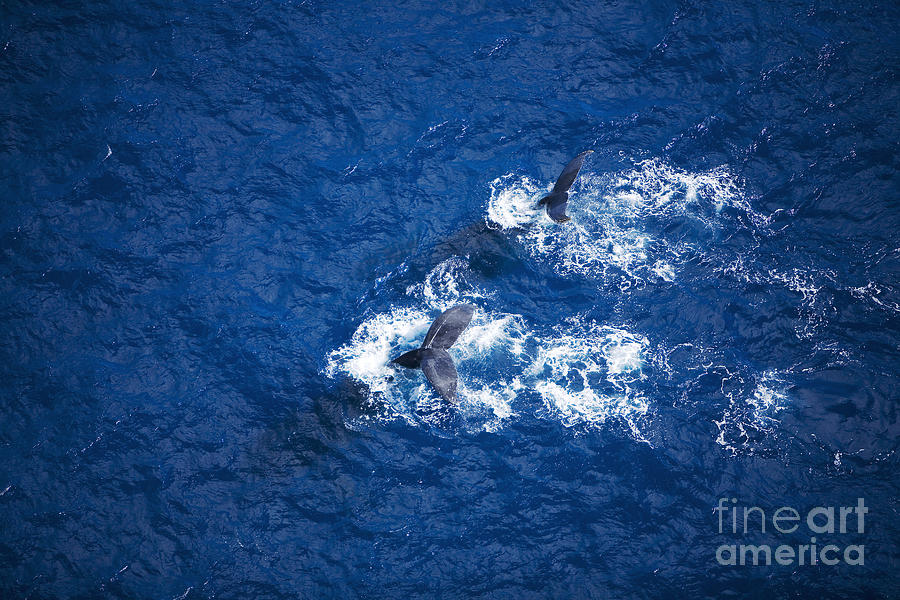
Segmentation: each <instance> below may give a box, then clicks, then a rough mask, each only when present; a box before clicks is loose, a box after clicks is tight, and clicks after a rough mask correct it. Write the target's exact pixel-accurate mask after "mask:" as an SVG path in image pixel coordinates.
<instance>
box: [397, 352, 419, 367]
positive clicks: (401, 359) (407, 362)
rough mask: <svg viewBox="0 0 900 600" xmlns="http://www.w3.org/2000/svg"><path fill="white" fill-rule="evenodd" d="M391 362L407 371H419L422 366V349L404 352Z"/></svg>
mask: <svg viewBox="0 0 900 600" xmlns="http://www.w3.org/2000/svg"><path fill="white" fill-rule="evenodd" d="M391 362H392V363H394V364H397V365H400V366H401V367H406V368H407V369H418V368H419V366H420V365H421V364H422V349H421V348H416V349H415V350H410V351H409V352H404V353H403V354H401V355H400V356H398V357H397V358H395V359H394V360H392V361H391Z"/></svg>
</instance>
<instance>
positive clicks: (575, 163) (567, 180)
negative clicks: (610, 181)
mask: <svg viewBox="0 0 900 600" xmlns="http://www.w3.org/2000/svg"><path fill="white" fill-rule="evenodd" d="M591 152H593V150H585V151H584V152H582V153H581V154H579V155H578V156H576V157H575V158H573V159H572V160H571V162H569V164H567V165H566V168H565V169H563V172H562V175H560V176H559V179H557V180H556V185H554V186H553V191H552V192H550V194H548V195H547V196H544V197H543V198H541V201H540V202H538V206H543V205H544V204H546V205H547V214H548V215H549V216H550V218H551V219H553V220H554V221H556V222H557V223H565V222H566V221H568V220H569V217H568V215H566V203H568V201H569V188H570V187H572V183H573V182H574V181H575V178H576V177H578V171H580V170H581V165H582V163H584V157H585V156H587V155H588V154H590V153H591Z"/></svg>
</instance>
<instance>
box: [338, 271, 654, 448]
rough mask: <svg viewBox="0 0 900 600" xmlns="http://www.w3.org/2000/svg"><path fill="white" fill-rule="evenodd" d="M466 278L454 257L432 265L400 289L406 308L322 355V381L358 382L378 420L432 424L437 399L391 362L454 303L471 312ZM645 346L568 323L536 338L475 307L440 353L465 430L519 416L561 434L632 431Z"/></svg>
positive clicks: (507, 318) (599, 328) (510, 319)
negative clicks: (606, 428) (447, 359)
mask: <svg viewBox="0 0 900 600" xmlns="http://www.w3.org/2000/svg"><path fill="white" fill-rule="evenodd" d="M466 271H467V265H466V263H465V261H464V260H462V259H459V258H453V259H450V260H449V261H445V262H444V263H441V264H440V265H438V266H437V267H435V269H434V270H432V272H431V273H429V274H428V276H427V277H426V278H425V281H423V282H422V284H419V285H416V286H411V287H410V288H408V290H407V295H408V296H409V300H410V305H411V306H404V307H392V308H391V309H390V310H389V311H387V312H384V313H380V314H376V315H373V316H371V317H369V318H367V319H366V320H364V321H363V322H362V323H361V324H360V325H359V327H358V328H357V329H356V331H355V332H354V333H353V335H352V337H351V339H350V341H349V342H348V343H347V344H345V345H343V346H341V347H340V348H338V349H337V350H335V351H333V352H331V353H330V354H329V356H328V360H327V365H326V367H325V369H324V373H325V375H327V376H328V377H331V378H336V377H338V376H341V375H346V376H349V377H350V378H351V379H353V380H354V381H356V382H358V383H359V384H362V386H364V388H365V389H366V390H368V402H369V404H370V405H371V407H373V408H374V409H375V411H376V413H377V414H378V416H379V417H380V418H385V419H397V418H400V419H403V420H405V421H406V422H407V423H410V424H412V425H426V426H427V425H429V424H431V421H430V419H431V415H433V414H435V412H436V411H437V410H438V409H439V408H440V406H441V402H442V401H441V400H440V399H439V398H438V397H437V396H436V394H435V393H434V391H433V390H432V389H431V387H430V386H429V385H428V383H427V381H426V380H425V378H424V376H422V373H421V372H420V371H411V370H407V369H403V368H400V367H396V366H395V365H393V364H391V363H390V360H391V359H392V358H394V357H396V356H397V355H399V354H401V353H402V352H405V351H406V350H409V349H412V348H415V347H417V346H418V344H420V343H421V341H422V339H423V338H424V336H425V333H426V331H427V330H428V327H429V325H430V323H431V322H432V321H433V319H434V318H436V317H437V315H438V314H439V313H440V311H442V310H445V309H446V308H447V307H448V306H450V305H452V304H455V303H457V302H460V301H466V302H474V303H476V305H477V304H478V299H479V298H481V297H483V296H484V293H483V292H481V291H480V290H477V289H475V288H474V287H472V286H471V285H469V284H468V283H466V281H467V278H466ZM648 347H649V343H648V341H647V340H646V339H645V338H644V337H642V336H639V335H636V334H633V333H630V332H628V331H626V330H624V329H619V328H614V327H610V326H607V325H600V324H597V323H593V322H589V323H583V322H582V321H580V320H579V319H571V320H570V321H569V322H568V323H567V324H566V326H565V327H564V328H561V329H559V330H554V331H551V332H548V333H542V332H537V331H534V330H533V329H532V328H531V327H530V326H529V324H528V323H527V321H526V319H525V318H524V317H522V316H521V315H517V314H511V313H502V312H493V311H489V310H486V309H484V308H483V307H481V306H479V308H478V310H476V313H475V316H474V317H473V319H472V322H471V324H470V325H469V327H468V328H467V329H466V330H465V331H464V332H463V334H462V335H461V336H460V338H459V340H457V342H456V343H455V344H454V345H453V346H452V347H451V348H450V350H449V352H450V354H451V356H452V357H453V361H454V363H455V364H456V368H457V371H458V373H459V386H458V390H457V393H458V397H459V401H460V402H459V406H458V408H457V410H458V412H459V414H460V416H461V417H462V418H463V420H464V422H465V423H466V427H468V428H470V429H473V430H482V431H496V430H498V429H499V428H501V427H503V426H504V425H505V424H506V423H507V422H508V421H510V420H511V419H515V418H516V417H517V416H518V415H519V414H520V413H522V412H527V413H531V414H535V413H537V414H541V415H542V416H545V417H548V418H553V419H556V420H558V421H559V422H561V423H562V424H563V425H565V426H566V427H575V426H581V427H597V426H600V425H602V424H604V423H606V422H608V421H610V420H616V421H617V422H620V423H623V424H624V425H625V429H626V430H627V431H629V432H632V433H636V432H638V431H639V421H640V420H641V419H642V418H643V417H644V416H645V415H646V414H647V413H648V410H649V404H648V401H647V399H646V397H645V395H644V394H643V393H642V392H641V391H640V389H639V388H640V387H641V382H643V381H644V379H645V377H644V375H643V371H642V370H643V367H644V361H645V354H646V352H647V349H648ZM638 437H639V436H638Z"/></svg>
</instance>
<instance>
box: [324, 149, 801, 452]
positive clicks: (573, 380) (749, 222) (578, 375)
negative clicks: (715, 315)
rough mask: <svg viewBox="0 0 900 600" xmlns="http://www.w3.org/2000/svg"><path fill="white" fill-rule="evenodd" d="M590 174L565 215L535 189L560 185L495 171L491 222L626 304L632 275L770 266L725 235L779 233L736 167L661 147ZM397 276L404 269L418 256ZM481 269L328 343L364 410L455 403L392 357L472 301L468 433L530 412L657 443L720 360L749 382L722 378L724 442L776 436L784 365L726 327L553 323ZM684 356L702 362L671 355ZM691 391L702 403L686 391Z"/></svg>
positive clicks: (413, 416) (461, 349)
mask: <svg viewBox="0 0 900 600" xmlns="http://www.w3.org/2000/svg"><path fill="white" fill-rule="evenodd" d="M582 179H583V180H584V183H582V184H580V189H579V190H578V192H579V193H578V199H579V201H578V202H577V203H574V204H570V209H569V211H570V214H571V217H572V221H571V222H569V223H566V224H556V223H553V222H552V221H550V219H549V218H547V217H546V215H545V214H544V211H543V209H542V208H541V207H538V206H537V204H536V202H535V200H536V199H538V198H540V197H541V195H542V194H544V193H545V192H546V190H547V189H548V188H547V186H546V185H542V184H539V183H538V182H536V181H535V180H533V179H531V178H529V177H527V176H516V175H506V176H503V177H499V178H497V179H495V180H493V181H492V182H491V183H490V198H489V200H488V202H487V215H486V219H487V222H488V224H489V226H491V227H493V228H498V229H500V230H501V231H503V232H504V233H505V234H506V235H509V236H512V237H513V238H514V239H515V240H516V241H517V243H518V244H520V247H521V249H522V253H523V254H524V255H525V256H526V257H530V259H531V260H533V261H537V262H540V263H547V264H549V265H550V266H551V267H552V269H553V270H554V271H555V272H556V273H557V274H558V275H560V276H562V277H579V278H587V279H590V280H596V281H597V282H598V284H599V285H602V286H605V287H604V289H608V290H609V293H611V294H615V295H616V296H618V303H617V304H618V306H621V307H625V306H627V305H628V301H629V296H630V293H631V288H633V287H635V288H638V287H640V288H646V287H647V286H666V285H679V284H680V285H690V280H689V279H688V280H687V281H686V282H684V283H682V282H681V281H679V275H680V274H681V272H682V271H683V267H684V265H685V264H688V263H693V264H698V263H699V264H701V265H705V266H706V268H708V269H709V270H711V271H712V272H711V273H706V274H704V276H716V277H719V276H722V275H723V274H725V273H726V271H727V270H729V269H734V268H735V264H741V265H751V266H754V265H756V264H757V261H755V260H754V257H752V256H751V257H749V258H748V257H742V256H739V255H736V254H729V253H727V252H725V251H724V250H722V249H721V247H720V246H719V245H718V244H717V241H718V240H721V239H722V238H723V236H728V235H733V234H734V233H736V232H749V233H750V234H752V235H753V236H761V235H766V232H767V228H768V226H769V225H768V224H769V222H770V219H768V218H766V217H764V216H763V215H760V214H759V213H757V212H755V211H754V210H753V209H752V207H751V203H750V202H749V201H748V200H747V198H746V197H745V194H744V193H743V192H742V190H741V187H740V185H739V184H738V183H737V181H736V179H735V178H734V177H733V176H732V175H731V174H730V173H729V172H728V170H726V169H724V168H720V169H714V170H711V171H708V172H703V173H689V172H686V171H682V170H678V169H675V168H673V167H671V166H668V165H666V164H665V163H663V162H661V161H656V160H648V161H643V162H639V163H637V164H635V166H634V167H633V168H631V169H627V170H624V171H621V172H618V173H611V174H606V175H596V174H592V173H590V172H585V173H582ZM671 231H676V232H677V233H676V234H675V235H672V234H670V233H669V232H671ZM687 231H689V232H691V233H693V234H694V235H693V236H688V235H687V234H686V232H687ZM746 268H748V267H744V269H746ZM392 273H400V274H404V273H405V267H404V265H401V266H399V267H398V268H396V269H394V271H392ZM738 274H739V276H740V278H741V279H750V280H765V281H766V283H767V285H773V286H784V285H785V284H787V285H791V284H792V282H794V279H792V278H790V277H787V278H785V277H784V276H783V275H782V274H779V273H777V272H764V271H762V270H759V271H753V272H749V273H748V272H746V271H744V270H741V271H739V273H738ZM387 279H391V278H390V277H388V276H385V277H382V278H381V279H380V280H379V281H378V282H377V285H384V284H385V283H386V280H387ZM473 279H474V277H472V275H471V273H470V271H469V264H468V260H467V258H466V257H459V256H455V257H452V258H449V259H447V260H445V261H443V262H442V263H440V264H438V265H437V266H436V267H434V268H433V269H432V270H431V271H430V272H429V273H428V274H427V275H426V276H425V278H424V280H423V281H420V282H418V283H412V284H407V285H406V289H405V294H404V295H405V298H406V301H405V302H403V303H402V304H400V305H397V306H392V307H391V309H390V310H389V311H386V312H379V313H376V314H372V315H368V316H367V317H366V318H365V319H364V320H363V321H362V323H360V324H359V326H358V327H357V329H356V331H355V332H354V333H353V335H352V337H351V339H350V340H349V341H348V342H347V343H346V344H344V345H342V346H341V347H340V348H338V349H336V350H334V351H332V352H331V353H330V354H329V356H328V357H327V364H326V366H325V368H324V373H325V374H326V375H327V376H329V377H331V378H332V379H335V378H338V377H342V376H344V377H349V378H350V379H351V380H352V381H354V382H356V384H358V385H359V386H360V387H361V389H362V390H363V393H364V394H365V397H366V404H367V405H368V408H369V411H368V412H366V413H365V414H364V416H360V417H355V419H357V420H363V419H366V420H367V419H372V418H379V419H403V420H405V421H406V422H408V423H409V424H411V425H424V426H430V425H435V424H438V423H440V422H442V419H443V418H444V416H445V415H444V412H443V410H442V404H441V402H440V399H439V398H438V397H437V395H436V394H435V393H434V392H433V390H431V389H430V387H429V386H428V384H427V383H426V382H424V381H423V379H422V378H421V377H415V376H412V375H410V374H409V373H404V372H403V371H404V370H403V369H398V368H397V367H396V366H395V365H391V364H390V360H391V358H392V357H393V356H395V355H396V354H398V353H399V352H401V351H403V350H405V349H409V348H411V347H414V346H415V344H416V343H417V342H416V340H420V339H421V338H422V336H423V335H424V333H425V331H426V330H427V329H428V326H429V324H430V323H431V321H432V320H433V319H434V317H435V316H437V314H439V313H440V312H441V311H443V310H446V309H447V308H449V307H451V306H453V305H454V304H457V303H459V302H469V303H472V304H474V305H475V306H476V307H477V311H476V314H475V317H474V318H473V320H472V323H471V325H470V326H469V328H468V329H467V330H466V331H465V332H464V333H463V334H462V336H461V337H460V339H459V341H458V342H457V343H456V344H455V345H454V346H453V348H451V349H450V354H451V356H452V358H453V360H454V362H455V363H456V366H457V369H458V372H459V390H458V392H459V398H460V401H461V402H460V405H459V407H458V408H457V409H455V410H458V411H459V414H460V416H461V418H462V422H463V423H464V425H463V426H464V427H465V428H466V429H468V430H473V431H477V430H484V431H496V430H497V429H498V428H501V427H503V426H504V424H505V423H507V422H509V421H510V420H511V419H515V418H516V417H517V416H518V415H520V414H525V413H530V414H533V415H537V416H539V417H542V418H548V419H555V420H556V421H558V422H559V423H560V424H561V425H563V426H565V427H569V428H576V430H577V431H588V430H590V429H595V428H599V427H604V426H605V427H612V428H615V429H617V430H619V431H621V432H623V433H624V434H626V435H629V436H632V437H633V438H634V439H636V440H640V441H645V442H649V443H652V440H653V438H654V430H653V415H654V407H655V400H656V399H657V398H659V397H661V395H662V394H661V391H660V388H661V386H662V387H667V388H668V387H671V386H673V385H675V386H676V387H681V388H683V389H691V388H692V387H693V386H695V385H698V383H697V382H702V381H703V379H704V377H706V376H707V375H708V374H709V372H710V370H713V371H716V372H725V373H728V374H730V378H729V379H730V380H734V381H735V382H737V381H740V384H737V383H735V385H733V386H731V387H729V389H727V390H726V389H723V390H722V395H723V398H724V399H725V401H724V403H723V404H722V406H721V408H720V411H721V417H720V418H719V419H717V420H715V421H714V424H715V428H716V433H715V435H716V441H717V442H719V443H720V444H721V445H722V446H725V447H726V448H728V449H730V450H732V451H736V450H737V449H739V448H741V447H745V446H748V445H752V443H754V442H755V441H758V440H759V439H761V436H762V437H765V436H766V435H769V434H771V433H773V432H774V431H775V428H776V424H777V415H778V412H779V411H780V410H782V409H783V408H784V407H785V405H786V403H787V402H788V401H789V398H788V396H787V393H786V392H785V390H786V388H787V384H786V383H785V377H786V376H787V375H786V374H785V373H782V372H781V371H779V370H776V369H768V370H765V371H762V372H759V371H756V370H755V369H754V368H753V366H752V365H747V364H741V361H740V360H739V359H738V358H737V357H736V356H735V355H734V353H733V352H730V349H729V348H728V346H729V343H728V342H727V341H726V340H720V341H716V340H712V342H713V343H712V344H709V343H708V342H709V341H708V340H707V341H706V342H707V343H706V344H704V343H698V342H697V341H696V340H669V339H652V338H651V336H649V335H648V334H647V333H646V332H641V331H635V330H634V329H633V328H632V327H631V326H630V325H629V319H628V317H627V311H620V314H617V315H615V316H610V318H608V319H604V320H599V321H598V320H595V319H594V318H589V317H588V316H586V315H584V314H575V315H571V316H566V315H564V314H561V315H560V318H559V322H558V323H557V324H556V325H553V326H550V327H548V328H540V327H537V326H536V325H534V324H532V323H529V322H528V320H527V319H526V318H525V317H523V316H522V315H520V314H516V313H513V312H505V311H504V310H503V307H502V306H497V302H496V298H497V297H498V294H497V293H496V290H491V289H480V288H478V287H477V286H475V285H473V284H471V283H470V281H471V280H473ZM685 348H689V349H690V351H689V352H686V351H685ZM672 354H674V355H675V356H676V357H677V358H682V357H683V356H685V355H688V356H690V357H691V358H692V359H693V362H687V363H685V362H683V361H681V362H680V361H679V360H677V359H672V360H670V355H672ZM788 370H789V369H788ZM684 401H685V402H690V400H689V398H688V396H687V395H685V397H684ZM351 425H352V424H351Z"/></svg>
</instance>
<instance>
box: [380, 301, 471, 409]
mask: <svg viewBox="0 0 900 600" xmlns="http://www.w3.org/2000/svg"><path fill="white" fill-rule="evenodd" d="M474 314H475V307H474V306H472V305H471V304H457V305H456V306H454V307H453V308H450V309H448V310H446V311H444V312H443V313H442V314H441V316H439V317H438V318H437V319H435V320H434V323H432V324H431V327H430V328H429V329H428V333H426V334H425V341H424V342H422V346H421V347H419V348H416V349H415V350H410V351H409V352H405V353H404V354H401V355H400V356H398V357H397V358H395V359H394V360H392V361H391V362H393V363H395V364H398V365H400V366H401V367H406V368H408V369H419V368H421V369H422V371H423V372H424V373H425V377H427V378H428V382H429V383H430V384H431V385H432V386H433V387H434V389H436V390H437V392H438V394H440V395H441V398H443V399H444V400H446V401H448V402H453V401H454V400H456V366H455V365H454V364H453V359H452V358H450V354H449V353H448V352H447V348H449V347H450V346H452V345H453V343H454V342H455V341H456V340H457V338H459V336H460V334H461V333H462V332H463V330H464V329H465V328H466V327H467V326H468V325H469V321H471V320H472V315H474Z"/></svg>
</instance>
